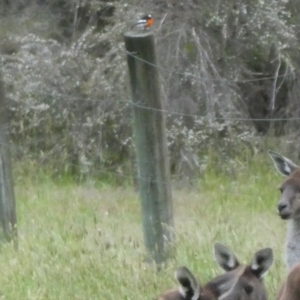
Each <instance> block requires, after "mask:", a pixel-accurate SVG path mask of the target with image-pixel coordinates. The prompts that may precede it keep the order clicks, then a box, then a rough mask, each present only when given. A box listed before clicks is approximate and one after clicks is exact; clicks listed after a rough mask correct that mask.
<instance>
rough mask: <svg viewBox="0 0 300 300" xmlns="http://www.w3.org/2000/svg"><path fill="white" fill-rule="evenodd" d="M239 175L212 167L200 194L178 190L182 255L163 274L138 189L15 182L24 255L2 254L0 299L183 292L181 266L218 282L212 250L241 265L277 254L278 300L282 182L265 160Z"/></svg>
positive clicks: (139, 299)
mask: <svg viewBox="0 0 300 300" xmlns="http://www.w3.org/2000/svg"><path fill="white" fill-rule="evenodd" d="M237 166H238V167H237V169H235V170H233V169H231V167H230V165H229V166H228V171H225V172H224V171H217V170H218V168H216V167H214V168H212V167H208V169H207V172H206V173H205V175H203V176H202V177H201V178H199V180H198V185H197V188H195V189H193V190H191V189H186V190H184V189H181V190H173V199H174V218H175V232H176V242H175V243H176V253H175V256H174V258H172V259H171V260H170V261H169V262H168V263H167V264H166V265H165V266H164V268H163V269H162V270H161V271H160V272H159V273H157V272H156V270H155V268H154V266H153V265H148V264H146V263H145V262H144V254H145V249H144V246H143V237H142V228H141V216H140V204H139V198H138V195H137V193H136V192H135V191H134V190H133V189H132V188H130V187H125V188H124V187H123V188H120V187H114V186H110V185H107V184H103V183H98V182H94V183H93V184H91V183H85V184H76V183H74V182H72V181H71V180H67V179H64V180H54V179H51V178H50V177H49V176H47V175H46V174H44V175H39V176H35V177H34V174H32V177H31V176H30V172H29V173H28V174H26V175H27V176H23V175H24V174H23V175H22V173H18V174H21V175H16V176H15V178H16V180H15V181H16V187H15V189H16V199H17V210H18V230H19V251H18V252H14V251H13V247H12V246H11V245H4V246H3V247H2V248H1V250H0V251H1V255H0V269H1V272H0V293H1V295H2V296H0V299H11V300H16V299H30V300H33V299H34V300H37V299H53V300H54V299H55V300H59V299H64V300H65V299H73V300H74V299H101V300H104V299H105V300H115V299H126V300H146V299H147V300H148V299H153V298H154V297H156V296H157V295H158V294H159V293H160V292H162V291H164V290H165V289H167V288H170V287H174V286H176V283H175V282H174V279H173V274H174V271H175V269H176V267H177V266H179V265H186V266H188V267H189V268H190V269H191V270H192V271H193V272H194V273H195V274H196V275H197V277H198V278H199V279H200V281H202V282H205V281H206V280H208V279H209V278H211V277H212V276H214V275H216V274H218V273H220V270H219V268H218V267H217V264H216V263H215V262H214V259H213V254H212V247H213V243H214V242H215V241H220V242H222V243H224V244H226V245H228V246H229V247H230V248H232V249H233V250H234V251H235V252H236V253H237V255H238V257H239V258H240V260H241V261H242V262H249V260H250V258H251V257H252V255H253V253H254V252H255V251H257V250H258V249H260V248H263V247H272V248H273V249H274V254H275V264H274V265H273V267H272V268H271V270H270V272H269V273H268V274H267V275H266V284H267V288H268V291H269V295H270V299H274V296H275V292H276V290H277V289H278V287H279V283H280V281H281V280H282V278H283V277H284V275H285V268H284V265H283V261H282V249H283V242H284V234H285V225H286V224H285V223H284V222H283V221H281V220H280V219H279V217H278V216H277V215H276V210H275V207H276V201H277V196H278V192H277V190H276V187H277V186H278V184H279V182H280V180H281V177H280V176H279V175H277V174H276V172H275V171H274V169H273V166H272V165H271V162H270V161H269V160H267V158H266V157H264V158H263V159H262V160H260V161H258V162H256V163H252V162H249V163H247V165H244V164H242V163H239V164H237ZM233 171H234V172H233Z"/></svg>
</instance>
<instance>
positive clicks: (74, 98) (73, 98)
mask: <svg viewBox="0 0 300 300" xmlns="http://www.w3.org/2000/svg"><path fill="white" fill-rule="evenodd" d="M35 95H37V96H47V97H49V96H52V97H54V98H55V97H59V98H61V99H63V100H64V101H69V102H71V101H81V102H82V101H87V102H92V103H95V104H96V103H97V102H99V101H101V100H99V99H91V98H89V97H77V96H70V95H64V94H58V93H54V94H53V93H43V92H37V93H35ZM118 101H119V102H121V103H124V104H126V105H127V106H131V107H138V108H142V109H146V110H152V111H156V112H161V113H165V114H168V115H176V116H182V117H192V118H199V119H207V118H208V117H209V116H205V115H199V114H188V113H183V112H179V111H174V110H167V109H157V108H153V107H149V106H145V105H142V104H139V103H134V102H132V101H131V100H129V99H126V100H122V99H120V100H118ZM47 102H49V101H47ZM47 104H48V105H49V106H50V104H51V103H50V104H49V103H47ZM123 109H125V108H123ZM213 119H214V120H216V121H229V122H230V121H231V122H235V121H236V122H271V121H275V122H280V121H299V120H300V117H286V118H242V117H229V116H228V117H213Z"/></svg>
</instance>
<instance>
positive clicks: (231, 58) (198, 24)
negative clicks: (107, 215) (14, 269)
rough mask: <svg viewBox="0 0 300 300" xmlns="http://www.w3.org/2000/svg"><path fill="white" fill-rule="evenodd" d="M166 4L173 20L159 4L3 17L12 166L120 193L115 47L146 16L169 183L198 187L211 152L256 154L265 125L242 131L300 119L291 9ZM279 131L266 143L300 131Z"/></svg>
mask: <svg viewBox="0 0 300 300" xmlns="http://www.w3.org/2000/svg"><path fill="white" fill-rule="evenodd" d="M168 3H169V2H168ZM169 4H170V5H171V6H172V9H170V7H167V8H166V7H165V1H162V2H157V3H156V4H155V5H153V4H151V3H150V2H149V3H148V4H147V5H146V4H145V5H144V6H142V7H141V6H140V5H139V4H138V3H137V2H136V1H135V0H131V1H128V2H123V1H120V0H115V1H110V2H109V1H97V0H92V1H88V0H82V1H75V0H56V1H38V0H26V1H17V0H16V1H15V2H14V4H12V3H10V2H9V1H5V2H3V4H2V5H0V8H3V9H4V10H3V11H2V13H3V17H2V18H1V20H0V25H1V26H0V51H1V55H2V62H3V69H4V80H5V83H6V92H7V98H8V100H9V101H8V105H9V113H10V120H11V137H12V141H13V155H14V158H15V159H16V160H17V161H19V160H24V161H25V162H27V161H31V162H32V163H34V164H37V165H41V166H42V168H44V170H45V172H47V173H48V172H51V173H52V174H53V175H54V176H56V177H58V176H64V174H68V175H69V174H72V175H73V176H74V178H78V179H85V178H87V177H98V178H104V177H106V178H107V177H110V176H111V174H114V175H115V177H117V180H118V181H119V182H123V178H124V176H127V175H128V174H129V173H131V174H132V173H134V169H135V166H134V164H133V163H132V161H133V160H134V159H133V158H134V145H133V141H132V129H131V122H132V117H131V108H132V107H131V103H130V91H129V83H128V77H127V71H126V70H127V65H126V53H125V51H124V50H125V49H124V43H123V38H122V35H123V33H124V32H125V31H126V30H129V28H130V27H131V25H132V23H133V22H134V21H135V20H136V19H138V17H139V15H141V14H142V11H153V12H154V16H155V27H154V34H155V38H156V41H157V58H158V66H157V67H158V68H159V71H160V74H161V79H162V91H163V96H164V101H165V107H166V110H167V111H168V112H169V113H168V114H167V133H168V145H169V150H170V160H171V166H172V174H173V175H174V178H179V179H180V180H181V181H189V180H190V179H191V178H195V177H197V176H198V175H199V173H202V172H203V171H204V170H205V168H206V164H207V163H206V162H207V161H208V159H209V158H208V157H209V155H210V153H211V151H212V150H214V152H216V149H218V156H217V157H220V159H221V160H232V159H234V158H235V157H236V156H237V155H238V156H239V155H240V153H241V152H243V151H248V152H250V153H252V154H253V153H254V152H255V147H256V144H257V141H258V139H259V138H258V137H257V135H256V132H257V131H258V132H262V133H267V132H268V131H269V130H270V128H271V123H270V122H253V123H251V122H249V121H248V122H245V121H243V120H244V119H251V117H256V118H265V117H270V116H272V117H276V116H278V117H281V116H284V117H287V116H290V115H293V116H294V117H295V116H296V117H297V114H298V102H297V101H298V100H297V99H298V86H297V85H296V84H295V81H294V79H295V77H294V75H295V74H294V70H295V69H297V64H298V60H299V58H298V39H297V34H296V33H297V26H298V25H297V24H298V23H299V22H297V20H298V19H297V14H296V15H295V11H297V4H292V3H287V2H286V1H272V0H268V1H252V2H249V3H248V2H247V3H246V2H245V1H240V0H226V1H222V2H220V1H192V2H190V1H188V2H183V3H181V4H180V3H179V2H178V3H177V2H176V1H174V2H173V1H170V3H169ZM298 11H299V10H298ZM292 12H293V13H292ZM179 16H180V17H179ZM116 20H117V22H116ZM276 70H278V74H277V73H276ZM276 74H277V75H276ZM276 76H278V77H276ZM275 77H276V78H275ZM266 78H268V79H266ZM273 96H274V97H273ZM273 104H274V109H272V108H271V107H272V105H273ZM283 124H284V123H283V122H276V124H275V125H274V124H273V127H274V128H275V129H274V132H275V133H284V132H286V131H287V130H289V129H290V130H297V128H298V126H297V124H296V125H295V126H293V127H292V126H290V123H289V124H288V125H287V126H286V127H285V126H283ZM248 148H249V149H250V150H246V149H248ZM249 155H250V154H249ZM62 162H63V163H62ZM219 167H220V168H221V167H222V166H221V164H219ZM108 173H109V174H110V175H107V174H108ZM109 180H110V179H109Z"/></svg>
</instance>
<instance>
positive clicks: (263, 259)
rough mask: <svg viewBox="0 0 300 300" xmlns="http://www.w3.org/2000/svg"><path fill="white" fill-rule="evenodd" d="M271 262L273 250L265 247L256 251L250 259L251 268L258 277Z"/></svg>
mask: <svg viewBox="0 0 300 300" xmlns="http://www.w3.org/2000/svg"><path fill="white" fill-rule="evenodd" d="M272 264H273V250H272V249H271V248H265V249H262V250H259V251H258V252H256V253H255V254H254V256H253V258H252V260H251V264H250V267H251V270H252V272H253V273H254V274H255V275H256V276H257V277H258V278H262V277H263V276H264V275H266V273H267V271H268V270H269V269H270V267H271V266H272Z"/></svg>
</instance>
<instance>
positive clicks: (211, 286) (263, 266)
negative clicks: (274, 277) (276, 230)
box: [156, 242, 273, 300]
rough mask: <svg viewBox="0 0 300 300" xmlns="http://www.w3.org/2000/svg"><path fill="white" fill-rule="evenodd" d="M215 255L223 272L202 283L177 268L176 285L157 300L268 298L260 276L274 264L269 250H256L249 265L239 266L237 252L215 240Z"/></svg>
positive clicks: (187, 271)
mask: <svg viewBox="0 0 300 300" xmlns="http://www.w3.org/2000/svg"><path fill="white" fill-rule="evenodd" d="M214 255H215V259H216V261H217V263H218V264H219V266H220V267H221V268H222V269H223V270H225V273H224V274H222V275H219V276H217V277H216V278H214V279H212V280H210V281H209V282H208V283H206V284H205V285H204V286H202V285H200V284H199V283H198V281H197V279H196V278H195V276H194V275H193V274H192V272H191V271H190V270H189V269H188V268H187V267H185V266H183V267H179V268H178V269H177V271H176V273H175V278H176V280H177V281H178V283H179V288H177V289H173V290H169V291H167V292H165V293H163V294H161V296H160V297H158V298H157V299H156V300H267V298H268V297H267V291H266V289H265V286H264V282H263V276H264V275H265V274H266V273H267V271H268V270H269V268H270V267H271V265H272V263H273V251H272V249H270V248H265V249H262V250H259V251H258V252H256V253H255V254H254V256H253V257H252V259H251V262H250V264H249V265H241V264H240V262H239V261H238V259H237V257H236V255H235V254H234V253H233V252H232V251H231V250H230V249H228V248H227V247H226V246H224V245H222V244H221V243H218V242H216V243H215V245H214Z"/></svg>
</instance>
